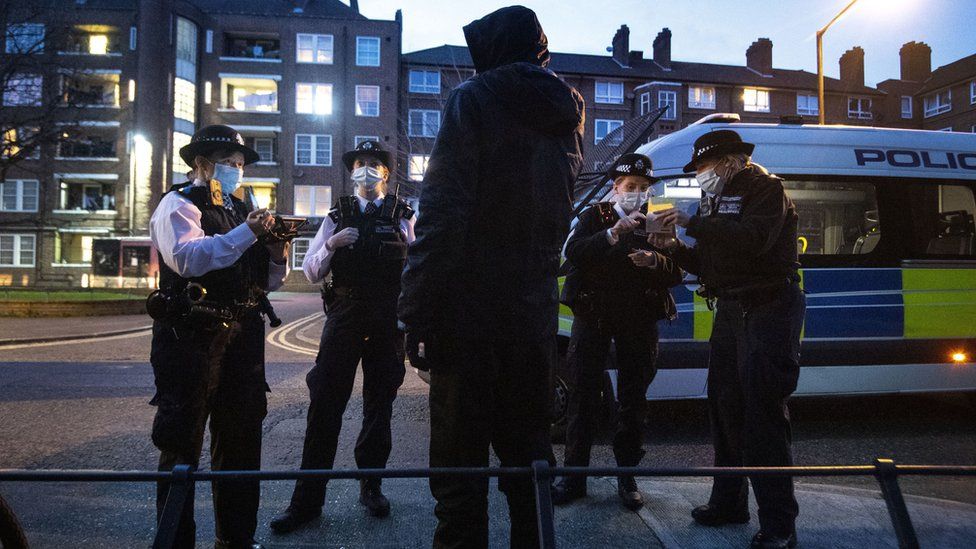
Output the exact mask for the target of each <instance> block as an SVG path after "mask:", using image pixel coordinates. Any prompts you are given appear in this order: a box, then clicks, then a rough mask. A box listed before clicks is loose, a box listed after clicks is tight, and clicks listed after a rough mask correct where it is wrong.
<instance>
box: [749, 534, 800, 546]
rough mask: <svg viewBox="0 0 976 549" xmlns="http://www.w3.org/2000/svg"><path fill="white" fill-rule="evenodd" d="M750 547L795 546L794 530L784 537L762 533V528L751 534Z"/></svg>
mask: <svg viewBox="0 0 976 549" xmlns="http://www.w3.org/2000/svg"><path fill="white" fill-rule="evenodd" d="M749 547H750V549H792V548H793V547H796V532H795V531H794V532H793V533H792V534H790V535H789V536H787V537H785V538H781V537H778V536H773V535H770V534H766V533H764V532H763V531H762V530H760V531H758V532H756V535H755V536H752V543H751V544H749Z"/></svg>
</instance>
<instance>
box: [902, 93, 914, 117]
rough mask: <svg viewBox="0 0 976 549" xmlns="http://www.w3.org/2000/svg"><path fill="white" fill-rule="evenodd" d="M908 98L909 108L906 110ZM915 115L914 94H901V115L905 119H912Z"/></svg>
mask: <svg viewBox="0 0 976 549" xmlns="http://www.w3.org/2000/svg"><path fill="white" fill-rule="evenodd" d="M906 99H907V100H908V110H907V111H906V110H905V100H906ZM914 115H915V113H914V112H913V107H912V96H910V95H903V96H901V117H902V118H905V119H910V118H912V117H913V116H914Z"/></svg>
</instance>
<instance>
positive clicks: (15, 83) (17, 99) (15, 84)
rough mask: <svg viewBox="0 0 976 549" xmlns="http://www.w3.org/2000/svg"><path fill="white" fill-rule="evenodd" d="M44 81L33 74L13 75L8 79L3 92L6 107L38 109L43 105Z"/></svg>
mask: <svg viewBox="0 0 976 549" xmlns="http://www.w3.org/2000/svg"><path fill="white" fill-rule="evenodd" d="M43 88H44V79H43V78H42V77H40V76H35V75H32V74H18V75H13V76H11V77H9V78H8V79H7V83H6V85H5V86H4V90H3V104H4V106H6V107H36V106H39V105H40V104H41V92H42V90H43Z"/></svg>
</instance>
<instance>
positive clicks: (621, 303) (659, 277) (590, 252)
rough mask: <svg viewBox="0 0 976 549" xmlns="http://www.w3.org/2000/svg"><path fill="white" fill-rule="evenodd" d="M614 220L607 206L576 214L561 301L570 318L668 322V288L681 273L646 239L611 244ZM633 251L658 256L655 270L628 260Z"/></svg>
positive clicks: (628, 236) (670, 310)
mask: <svg viewBox="0 0 976 549" xmlns="http://www.w3.org/2000/svg"><path fill="white" fill-rule="evenodd" d="M601 210H602V212H603V213H602V214H601ZM619 219H620V215H619V214H618V213H617V211H616V210H615V209H613V208H612V207H611V206H610V204H609V203H601V204H597V205H594V206H591V207H589V208H587V209H585V210H583V212H582V213H581V214H580V219H579V223H577V224H576V228H575V229H574V230H573V233H572V234H571V235H570V237H569V241H567V242H566V261H568V262H569V263H570V265H569V271H568V273H567V275H566V282H565V284H564V285H563V295H562V301H563V302H564V303H566V304H567V305H569V306H570V307H571V308H572V309H573V312H574V313H575V314H582V315H588V314H589V315H595V316H603V315H615V316H628V317H629V316H630V315H634V316H638V317H640V318H646V319H648V320H651V321H656V320H661V319H663V318H669V319H670V318H673V316H674V310H675V307H674V298H673V297H672V296H671V292H670V291H668V288H671V287H672V286H676V285H678V284H680V283H681V278H682V273H681V269H680V268H679V267H678V266H677V264H676V263H675V262H674V260H673V259H671V257H670V256H668V255H666V254H664V253H661V251H660V250H657V249H655V248H654V247H653V246H651V245H650V244H648V243H647V239H646V237H641V236H638V235H635V234H633V233H630V234H625V235H621V236H620V238H619V239H618V240H617V243H616V244H614V245H611V244H610V241H609V240H607V234H606V233H607V229H609V228H610V227H612V226H613V225H614V224H615V223H616V222H617V220H619ZM635 250H651V251H655V252H658V253H659V254H660V255H659V257H658V261H659V264H658V267H657V268H653V269H649V268H646V267H638V266H636V265H634V263H633V261H631V259H630V258H629V257H628V255H629V254H630V253H632V252H633V251H635Z"/></svg>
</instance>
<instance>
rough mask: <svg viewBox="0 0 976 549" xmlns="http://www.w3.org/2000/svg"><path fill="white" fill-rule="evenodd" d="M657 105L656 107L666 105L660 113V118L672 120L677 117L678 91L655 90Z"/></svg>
mask: <svg viewBox="0 0 976 549" xmlns="http://www.w3.org/2000/svg"><path fill="white" fill-rule="evenodd" d="M657 106H658V108H662V107H667V110H665V111H664V114H663V115H661V119H662V120H674V119H675V118H677V117H678V93H677V92H673V91H659V92H657Z"/></svg>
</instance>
